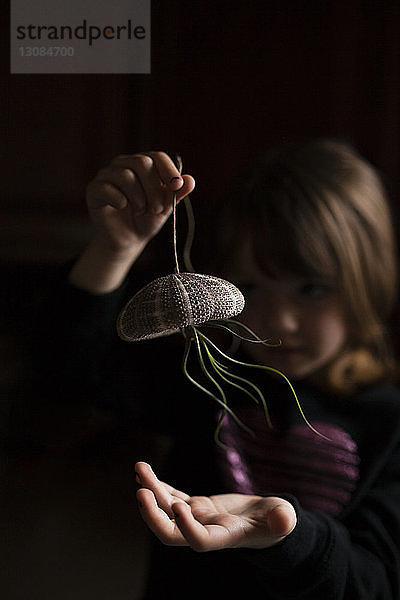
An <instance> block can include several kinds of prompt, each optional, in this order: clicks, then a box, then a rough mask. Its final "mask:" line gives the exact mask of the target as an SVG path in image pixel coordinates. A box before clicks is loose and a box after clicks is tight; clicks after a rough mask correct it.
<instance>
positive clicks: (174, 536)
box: [136, 488, 188, 546]
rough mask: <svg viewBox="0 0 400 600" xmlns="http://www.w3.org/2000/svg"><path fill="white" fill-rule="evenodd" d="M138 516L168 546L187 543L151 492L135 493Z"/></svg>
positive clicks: (140, 491)
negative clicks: (139, 515)
mask: <svg viewBox="0 0 400 600" xmlns="http://www.w3.org/2000/svg"><path fill="white" fill-rule="evenodd" d="M136 498H137V500H138V504H139V511H140V514H141V516H142V518H143V520H144V521H145V523H146V524H147V526H148V527H149V528H150V529H151V531H152V532H153V533H154V534H155V535H156V536H157V537H158V539H159V540H160V541H161V542H162V543H163V544H167V545H168V546H187V545H188V543H187V541H186V540H185V538H184V536H183V535H182V533H181V531H180V529H179V527H177V525H176V522H175V519H174V518H172V519H171V518H170V517H169V516H168V515H167V513H166V512H165V511H164V510H163V509H162V508H160V507H159V505H158V504H157V501H156V497H155V495H154V494H153V492H152V491H151V490H148V489H145V488H141V489H140V490H138V491H137V493H136Z"/></svg>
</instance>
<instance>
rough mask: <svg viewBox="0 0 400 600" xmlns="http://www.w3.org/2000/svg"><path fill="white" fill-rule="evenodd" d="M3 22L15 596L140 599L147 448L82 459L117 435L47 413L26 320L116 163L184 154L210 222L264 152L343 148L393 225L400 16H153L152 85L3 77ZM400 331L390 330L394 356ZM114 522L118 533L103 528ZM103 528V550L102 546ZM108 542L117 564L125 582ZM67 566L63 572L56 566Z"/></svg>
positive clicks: (309, 1)
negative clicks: (133, 488)
mask: <svg viewBox="0 0 400 600" xmlns="http://www.w3.org/2000/svg"><path fill="white" fill-rule="evenodd" d="M1 16H2V19H1V32H0V33H1V35H0V44H1V47H0V49H1V52H0V61H1V69H2V76H1V80H0V90H1V115H0V118H1V141H2V143H1V145H0V148H1V157H0V182H1V183H0V275H1V280H2V294H1V299H0V355H1V363H0V365H1V366H0V392H1V402H0V439H4V435H3V434H5V437H7V426H8V422H9V415H10V413H14V418H13V419H11V421H12V422H14V424H15V423H16V431H14V432H13V436H14V438H15V439H14V440H12V441H14V443H16V444H17V446H18V444H20V445H22V450H21V447H20V446H19V448H20V449H19V451H16V453H14V454H13V455H12V456H11V458H9V462H10V464H12V465H13V470H12V473H11V480H12V482H11V492H10V495H11V504H13V505H14V507H15V508H14V510H13V513H12V517H11V522H12V523H16V526H15V527H16V529H15V531H20V532H21V534H20V535H19V536H18V535H14V534H13V535H14V538H13V543H12V544H11V545H10V546H9V547H8V548H7V549H6V554H7V555H9V554H10V552H11V555H12V556H14V555H13V554H12V553H13V552H14V554H15V556H14V558H11V561H12V568H11V570H10V573H11V574H12V573H14V574H16V575H15V581H17V579H18V585H17V588H16V589H18V590H20V591H21V590H23V591H21V597H23V596H24V597H25V595H26V593H28V595H29V593H31V590H32V589H35V590H36V592H37V594H39V595H38V596H37V597H39V596H40V597H41V598H43V599H45V600H47V598H54V597H57V598H64V597H66V596H63V589H64V588H65V590H70V589H71V590H74V589H76V590H79V591H78V592H77V595H76V597H77V598H81V597H82V598H83V597H84V598H92V597H96V598H100V599H102V598H103V597H104V598H108V597H109V593H108V592H107V590H108V589H109V588H108V587H107V586H109V585H110V582H115V581H118V583H119V585H120V591H119V592H118V590H117V588H116V587H115V588H114V587H113V592H112V594H113V595H114V597H115V599H116V600H119V598H121V600H122V598H126V597H127V594H128V595H129V597H131V594H132V598H136V597H139V595H136V594H139V591H140V590H139V588H141V585H142V584H141V575H140V574H141V573H142V571H144V569H145V566H144V562H145V559H144V558H143V557H144V554H143V552H144V551H143V547H144V546H143V543H144V542H143V541H142V540H143V539H144V536H145V533H144V531H143V527H142V525H141V524H140V521H139V519H138V518H136V520H135V518H134V517H132V515H133V512H132V510H133V508H132V504H133V501H132V499H131V497H130V496H129V498H128V494H127V491H126V490H127V489H129V485H130V480H131V474H130V472H131V469H132V464H133V462H134V458H133V457H134V456H135V453H136V451H137V449H138V447H139V446H140V453H141V454H140V455H141V456H142V457H143V456H144V455H145V454H144V453H143V447H145V446H146V442H145V441H144V440H143V439H141V438H139V439H140V443H139V442H138V441H136V442H135V444H136V445H135V444H134V445H135V448H133V449H132V448H131V447H130V446H128V447H125V446H124V449H122V450H121V451H118V452H114V451H113V452H112V453H111V454H112V457H111V458H110V457H109V458H108V459H107V460H105V459H104V455H103V458H102V459H101V460H98V458H97V454H96V452H98V450H94V451H93V459H92V460H89V459H85V460H81V459H78V458H76V456H77V455H76V448H77V447H78V446H79V445H80V444H81V443H83V441H84V440H86V441H87V439H89V438H90V439H92V438H94V437H95V436H96V435H98V434H99V432H100V433H101V432H102V431H106V434H107V431H109V429H110V428H112V426H113V425H112V419H111V421H108V420H107V416H104V415H103V416H102V415H100V417H97V421H96V414H97V413H96V414H95V417H93V415H92V413H90V415H91V416H90V415H89V416H88V414H87V413H86V412H85V410H86V409H82V411H81V412H77V410H78V409H77V408H74V409H72V408H71V409H70V408H68V407H67V408H64V409H63V410H61V409H60V408H59V409H56V410H55V412H51V411H49V410H48V409H47V408H46V410H42V411H40V408H38V406H40V403H38V398H37V392H36V394H34V396H33V397H32V396H30V385H29V384H30V381H31V379H34V377H33V376H32V373H31V372H30V366H29V360H27V358H26V356H25V353H24V348H25V341H26V336H27V332H29V328H30V327H29V325H30V319H31V318H32V313H31V307H32V305H33V304H34V303H35V300H36V298H37V297H38V296H40V295H41V294H42V293H43V289H45V287H46V286H49V285H50V286H51V279H52V275H53V273H54V271H55V270H56V269H57V268H58V267H59V265H61V264H62V263H63V262H64V261H65V260H68V259H70V258H72V257H73V256H75V255H76V254H77V253H78V252H79V251H80V250H81V249H82V248H83V246H84V244H85V243H86V241H87V239H88V237H89V236H90V226H89V224H88V220H87V217H86V208H85V202H84V192H85V186H86V184H87V182H88V180H89V179H90V178H91V177H93V176H94V174H95V173H96V171H97V170H98V169H99V168H100V167H102V166H104V165H105V164H106V163H107V162H108V161H110V160H111V159H112V157H113V156H115V155H116V154H119V153H127V152H135V151H141V150H148V149H163V150H166V151H168V152H172V153H173V152H176V151H178V152H179V153H180V154H181V155H182V157H183V160H184V166H185V170H186V171H187V172H190V173H192V174H193V175H194V176H195V178H196V181H197V188H196V191H195V193H194V194H193V196H192V200H193V204H194V208H195V211H199V210H200V208H201V207H203V209H204V208H205V209H206V208H207V205H208V204H209V200H210V199H212V198H214V197H216V196H218V195H219V194H221V193H222V192H223V191H224V188H225V185H226V183H227V181H228V180H229V178H230V177H231V175H232V174H233V173H234V172H235V170H236V169H237V168H238V167H239V166H240V165H242V164H243V163H244V162H246V161H247V160H248V159H249V158H251V157H252V156H254V155H255V154H257V153H259V152H260V151H263V150H265V149H266V148H268V147H269V146H271V145H273V144H276V143H280V142H283V141H291V140H296V139H302V138H308V137H313V136H336V137H343V138H346V139H348V140H349V141H351V142H353V143H354V144H355V145H356V146H357V147H358V149H359V150H360V151H361V152H362V153H363V154H364V155H365V156H366V157H367V158H368V159H370V160H371V161H372V162H373V163H374V164H375V165H376V166H377V167H378V168H379V169H380V171H381V172H382V174H383V176H384V178H385V180H386V182H387V186H388V188H389V191H390V194H391V197H392V200H393V205H394V209H395V213H396V214H398V213H399V212H400V211H399V209H400V176H399V165H400V123H399V107H400V65H399V60H400V47H399V46H400V41H399V40H400V3H399V2H398V0H393V1H390V0H384V1H383V2H375V1H366V0H326V1H324V0H322V1H321V0H264V1H258V0H253V1H251V0H247V1H244V0H237V1H236V2H233V1H232V0H229V1H228V0H193V1H190V2H183V1H181V0H153V2H152V73H151V74H150V75H10V74H9V54H8V45H9V37H8V27H9V15H8V9H7V8H4V9H2V11H1ZM399 323H400V318H398V317H396V316H395V318H394V320H393V331H394V333H395V339H396V340H397V343H398V340H399V339H400V327H399ZM399 347H400V344H399ZM21 382H22V385H21ZM39 400H40V398H39ZM15 411H17V414H16V415H15ZM18 411H19V412H18ZM32 421H33V422H34V425H32ZM99 423H100V424H99ZM35 424H36V425H35ZM35 427H36V429H35ZM106 434H105V435H106ZM107 444H109V442H107ZM38 447H39V448H40V447H42V448H43V447H44V448H46V450H45V452H44V454H43V453H39V451H38ZM107 447H108V446H107ZM24 448H25V450H24ZM71 452H72V454H71ZM66 455H68V460H67V459H66V458H65V456H66ZM55 456H58V458H54V457H55ZM60 456H61V458H60ZM71 456H72V458H71ZM108 456H109V455H108ZM35 457H36V458H35ZM73 457H75V458H73ZM34 458H35V460H34ZM104 465H106V466H107V465H108V466H107V468H105V466H104ZM54 482H55V483H54ZM77 482H78V483H77ZM110 482H111V484H110ZM110 489H111V490H113V492H112V494H111V493H109V490H110ZM21 490H23V494H21ZM98 491H99V492H98ZM71 506H72V508H71ZM82 506H83V509H82ZM116 506H118V510H116V509H115V507H116ZM121 506H122V509H121ZM85 511H86V512H87V514H86V512H85ZM113 511H114V512H115V511H116V512H117V513H118V518H114V517H110V516H105V515H114V512H113ZM75 512H76V514H77V515H78V516H79V519H81V520H79V519H78V520H77V517H76V514H75ZM42 514H43V515H47V514H50V515H53V517H52V518H53V521H54V523H53V522H51V523H50V524H49V523H47V522H46V523H47V525H46V524H45V529H44V531H45V532H47V535H48V536H49V535H50V534H51V535H53V538H54V543H52V544H48V547H46V548H44V546H43V540H42V539H41V537H42V536H41V535H40V536H39V537H38V536H37V534H36V532H38V531H40V532H41V531H42V530H43V522H42V520H40V518H39V517H40V515H42ZM38 515H39V516H38ZM88 515H89V516H88ZM93 515H95V516H93ZM96 515H97V516H96ZM12 519H14V520H12ZM96 519H97V520H96ZM132 519H133V522H132ZM52 523H53V524H52ZM77 523H78V524H79V527H78V526H77ZM91 524H96V525H95V526H93V527H92V526H91ZM12 526H13V525H12ZM97 529H98V530H99V531H100V532H103V533H104V535H103V534H102V536H100V537H101V539H100V538H98V537H93V536H94V533H93V532H94V531H95V530H97ZM53 530H54V531H53ZM49 532H50V533H49ZM60 532H61V534H63V532H64V534H63V535H64V537H62V535H61V537H60ZM71 532H72V533H71ZM110 532H112V535H114V534H115V536H114V538H112V539H115V546H116V547H117V548H119V549H120V554H118V552H117V553H116V554H115V556H117V557H118V564H117V563H115V569H114V567H113V565H114V563H112V565H111V567H110V563H109V552H110V550H109V544H108V541H107V540H109V539H111V537H110ZM39 538H40V539H39ZM53 538H51V539H53ZM64 538H65V539H64ZM65 540H67V542H68V540H70V544H71V549H70V548H69V546H68V543H69V542H68V543H67V542H66V541H65ZM82 540H83V541H82ZM99 540H100V541H99ZM118 540H119V541H118ZM90 544H92V545H90ZM118 544H119V545H118ZM92 546H93V551H90V552H89V553H88V552H87V548H92ZM10 548H11V550H10ZM113 548H114V546H113ZM118 551H119V550H118ZM60 552H61V553H63V554H61V555H62V556H64V557H65V558H64V559H63V560H62V561H61V562H60V564H62V565H64V566H65V570H64V571H60V565H59V564H58V565H56V567H57V568H53V567H54V564H53V562H54V556H58V555H59V554H60ZM57 553H58V554H57ZM96 553H97V554H96ZM88 554H90V555H91V556H93V557H96V560H100V561H101V560H103V558H104V557H107V559H104V560H105V562H104V564H107V565H108V566H107V568H104V569H102V568H100V569H99V568H98V564H99V563H98V562H93V565H92V564H91V565H89V567H87V573H86V574H85V575H82V578H80V576H79V564H80V563H79V561H80V560H82V561H84V563H83V564H85V565H87V556H88ZM13 561H14V562H13ZM52 561H53V562H52ZM114 562H115V561H114ZM100 564H103V563H100ZM17 565H18V567H17ZM44 565H45V566H44ZM48 565H53V567H52V566H50V568H48ZM121 565H122V566H121ZM132 565H134V566H135V565H136V567H135V568H136V570H137V571H138V572H139V574H137V573H136V571H135V570H134V571H132ZM41 567H43V569H42V571H41V570H40V569H41ZM85 568H86V567H85ZM57 569H58V570H57ZM113 569H114V570H113ZM19 572H21V574H22V572H23V575H22V576H18V573H19ZM54 573H55V575H54ZM77 573H78V575H77ZM94 582H96V583H94ZM97 582H98V584H97ZM24 586H25V587H24ZM27 590H29V591H27ZM128 590H129V592H128ZM135 590H136V591H135ZM14 591H15V590H14ZM66 593H67V592H66ZM79 594H82V595H79Z"/></svg>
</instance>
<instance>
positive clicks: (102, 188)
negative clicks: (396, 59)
mask: <svg viewBox="0 0 400 600" xmlns="http://www.w3.org/2000/svg"><path fill="white" fill-rule="evenodd" d="M86 200H87V204H88V207H89V208H93V209H101V208H104V207H105V206H112V207H113V208H116V209H122V208H125V207H126V206H127V204H128V201H127V198H126V196H125V195H124V194H123V192H121V190H119V189H118V187H116V186H115V185H113V184H112V183H111V182H107V181H99V180H93V181H92V182H90V183H89V185H88V187H87V192H86Z"/></svg>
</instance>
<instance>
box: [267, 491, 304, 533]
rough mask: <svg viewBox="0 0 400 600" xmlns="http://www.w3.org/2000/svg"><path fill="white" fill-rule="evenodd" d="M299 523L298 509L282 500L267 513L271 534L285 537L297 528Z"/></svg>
mask: <svg viewBox="0 0 400 600" xmlns="http://www.w3.org/2000/svg"><path fill="white" fill-rule="evenodd" d="M296 523H297V516H296V511H295V510H294V508H293V506H292V504H290V502H287V501H286V500H281V501H280V502H279V503H278V504H276V505H275V506H273V507H272V508H271V509H270V510H269V511H268V514H267V525H268V528H269V531H270V533H271V535H273V536H277V537H285V536H287V535H289V533H291V532H292V531H293V529H294V528H295V526H296Z"/></svg>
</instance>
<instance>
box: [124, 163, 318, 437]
mask: <svg viewBox="0 0 400 600" xmlns="http://www.w3.org/2000/svg"><path fill="white" fill-rule="evenodd" d="M180 167H181V163H180ZM185 205H186V210H187V214H188V220H189V233H188V237H187V241H186V246H185V250H184V259H185V264H186V268H189V269H190V271H193V267H192V265H191V262H190V246H191V243H192V240H193V231H194V219H193V215H192V211H191V205H190V201H189V198H188V197H186V198H185ZM173 240H174V252H175V273H171V274H169V275H166V276H164V277H159V278H158V279H155V280H154V281H152V282H150V283H149V284H147V285H146V286H145V287H143V288H142V289H141V290H139V291H138V292H137V293H136V294H135V295H134V296H133V297H132V298H131V299H130V300H129V301H128V303H127V304H126V306H125V307H124V308H123V310H122V311H121V313H120V315H119V317H118V321H117V330H118V334H119V336H120V337H121V338H122V339H124V340H126V341H129V342H133V341H140V340H148V339H152V338H157V337H162V336H167V335H171V334H174V333H177V332H181V333H182V334H183V336H184V338H185V349H184V353H183V361H182V368H183V373H184V375H185V377H186V378H187V379H188V380H189V381H190V382H191V383H192V384H194V385H195V386H196V387H197V388H199V389H200V390H201V391H202V392H204V393H205V394H207V395H208V396H211V397H212V398H213V399H214V400H215V401H216V402H217V403H218V404H219V405H220V407H221V412H220V418H219V420H218V423H217V427H216V430H215V440H216V442H217V444H219V445H222V446H223V445H224V444H223V443H222V442H221V441H220V439H219V431H220V428H221V425H222V422H223V419H224V417H225V416H226V414H229V415H230V416H231V417H232V418H233V419H234V420H235V421H236V422H237V423H238V424H239V425H240V426H241V427H242V428H244V429H245V430H246V431H247V432H248V433H249V434H251V435H254V434H253V432H252V430H251V429H249V427H247V425H246V424H245V423H243V422H242V421H241V420H240V419H239V417H238V416H237V415H236V414H235V412H234V411H233V410H232V408H231V407H230V406H229V403H228V398H227V392H226V388H227V387H231V388H234V389H236V390H238V391H239V392H241V393H242V394H244V395H245V396H247V397H248V398H250V399H251V400H252V401H253V402H255V403H256V404H258V405H261V406H262V409H263V412H264V415H265V420H266V422H267V424H268V425H269V426H270V427H272V424H271V419H270V415H269V412H268V407H267V403H266V400H265V397H264V394H263V392H262V391H261V389H260V388H259V387H258V386H257V385H256V384H255V383H253V382H252V381H250V380H249V379H247V378H245V377H243V376H241V375H238V374H237V373H235V372H234V369H235V367H247V368H250V369H261V370H264V371H266V372H269V373H273V374H275V375H278V376H279V377H281V378H283V379H284V380H285V381H286V383H287V384H288V386H289V388H290V391H291V393H292V394H293V397H294V399H295V401H296V404H297V406H298V408H299V411H300V413H301V415H302V417H303V419H304V421H305V422H306V423H307V425H308V426H309V427H310V428H311V429H312V430H313V431H314V432H315V433H317V434H318V435H321V434H320V433H319V432H317V431H316V430H315V429H314V428H313V427H312V425H311V424H310V423H309V422H308V420H307V419H306V417H305V415H304V412H303V410H302V408H301V405H300V402H299V400H298V397H297V395H296V392H295V390H294V388H293V386H292V384H291V383H290V381H289V379H288V378H287V377H286V375H284V374H283V373H282V372H281V371H278V370H277V369H274V368H272V367H269V366H265V365H258V364H253V363H247V362H242V361H239V360H236V359H234V358H233V357H231V356H229V355H228V354H227V353H225V352H223V351H222V350H221V349H220V348H219V347H218V346H217V344H216V343H215V342H213V341H212V340H211V339H210V338H209V337H208V336H207V335H205V333H204V332H203V331H202V330H201V329H200V328H201V327H203V326H206V327H207V328H209V327H211V328H216V329H219V330H222V331H223V332H226V333H229V334H230V335H232V336H234V337H235V338H237V339H240V340H243V341H247V342H251V343H256V344H263V345H266V346H271V344H269V343H268V342H267V341H266V340H262V339H261V338H259V337H258V336H257V334H256V333H254V332H253V331H252V330H251V329H250V328H249V327H247V326H246V325H244V324H243V323H241V322H239V321H236V320H234V319H232V317H235V316H237V315H238V314H240V313H241V312H242V310H243V308H244V306H245V299H244V297H243V294H242V293H241V291H240V290H239V289H238V288H237V287H236V286H235V285H233V284H232V283H230V282H229V281H226V280H225V279H221V278H219V277H214V276H212V275H204V274H200V273H194V272H184V273H181V272H180V269H179V263H178V257H177V249H176V196H174V199H173ZM238 331H241V332H242V333H243V335H241V333H238ZM245 336H246V337H245ZM192 349H194V350H195V353H196V355H197V359H198V363H199V365H200V368H201V371H202V373H203V376H204V381H200V380H198V379H196V378H195V377H194V376H193V375H192V374H191V373H190V372H189V370H188V362H189V357H190V355H191V353H192Z"/></svg>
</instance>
